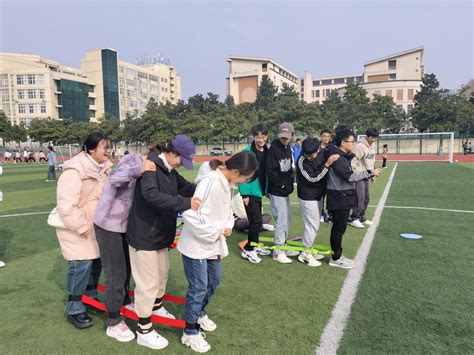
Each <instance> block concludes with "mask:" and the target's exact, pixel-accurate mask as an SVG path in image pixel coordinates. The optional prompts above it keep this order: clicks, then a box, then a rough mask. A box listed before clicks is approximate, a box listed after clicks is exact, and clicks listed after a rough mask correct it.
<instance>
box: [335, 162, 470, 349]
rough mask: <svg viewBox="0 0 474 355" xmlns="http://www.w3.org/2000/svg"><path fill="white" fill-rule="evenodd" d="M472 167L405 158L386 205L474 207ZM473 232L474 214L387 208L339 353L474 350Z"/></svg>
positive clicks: (463, 208) (399, 167)
mask: <svg viewBox="0 0 474 355" xmlns="http://www.w3.org/2000/svg"><path fill="white" fill-rule="evenodd" d="M472 167H474V164H470V165H467V164H466V165H457V164H442V163H407V164H399V166H398V169H397V172H396V175H395V179H394V181H393V185H392V188H391V191H390V195H389V197H388V200H387V202H386V205H387V206H390V205H392V206H418V207H430V208H444V209H457V210H470V211H474V171H473V170H472ZM404 232H405V233H407V232H408V233H417V234H421V235H422V236H423V239H422V240H415V241H414V240H406V239H403V238H400V236H399V235H400V233H404ZM473 237H474V214H467V213H454V212H445V211H427V210H402V209H388V208H387V209H385V211H384V212H383V216H382V220H381V224H380V225H379V228H378V230H377V234H376V237H375V241H374V244H373V246H372V250H371V253H370V255H369V258H368V263H367V269H366V272H365V274H364V277H363V279H362V282H361V285H360V288H359V292H358V296H357V299H356V302H355V303H354V305H353V308H352V313H351V317H350V320H349V323H348V327H347V328H346V332H345V334H344V338H343V342H342V346H341V347H340V349H339V353H341V354H354V353H356V354H382V353H384V354H387V353H390V354H395V353H397V354H422V353H423V354H472V353H474V337H473V334H474V268H473V266H474V239H473Z"/></svg>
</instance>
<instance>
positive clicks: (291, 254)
mask: <svg viewBox="0 0 474 355" xmlns="http://www.w3.org/2000/svg"><path fill="white" fill-rule="evenodd" d="M285 254H286V256H298V255H300V252H299V251H296V250H285Z"/></svg>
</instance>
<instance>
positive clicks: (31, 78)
mask: <svg viewBox="0 0 474 355" xmlns="http://www.w3.org/2000/svg"><path fill="white" fill-rule="evenodd" d="M27 77H28V84H29V85H33V84H34V83H35V82H36V81H35V75H34V74H28V75H27Z"/></svg>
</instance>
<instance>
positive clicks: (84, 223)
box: [56, 152, 112, 260]
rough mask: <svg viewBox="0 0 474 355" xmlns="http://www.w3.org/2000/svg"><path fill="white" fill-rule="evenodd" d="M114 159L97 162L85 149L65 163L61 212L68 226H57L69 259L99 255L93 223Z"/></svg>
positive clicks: (59, 199)
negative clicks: (102, 162) (64, 227)
mask: <svg viewBox="0 0 474 355" xmlns="http://www.w3.org/2000/svg"><path fill="white" fill-rule="evenodd" d="M111 166H112V163H111V162H109V161H107V162H106V163H104V164H100V165H99V164H97V163H96V162H95V161H94V160H93V159H92V158H91V157H90V156H89V155H88V154H87V153H85V152H81V153H79V154H78V155H76V156H75V157H73V158H72V159H71V160H68V161H67V162H65V163H64V165H63V173H62V174H61V177H60V178H59V181H58V190H57V205H58V213H59V216H60V217H61V219H62V221H63V222H64V224H65V225H66V227H67V228H68V229H59V228H58V229H56V235H57V237H58V240H59V244H60V246H61V252H62V254H63V257H64V259H66V260H90V259H96V258H98V257H99V247H98V245H97V241H96V239H95V232H94V228H93V224H92V219H93V217H94V213H95V208H96V205H97V201H98V199H99V196H100V194H101V192H102V189H103V187H104V184H105V181H106V179H107V174H108V173H109V171H110V168H111Z"/></svg>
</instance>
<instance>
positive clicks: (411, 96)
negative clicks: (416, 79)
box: [408, 89, 413, 101]
mask: <svg viewBox="0 0 474 355" xmlns="http://www.w3.org/2000/svg"><path fill="white" fill-rule="evenodd" d="M408 100H410V101H411V100H413V89H408Z"/></svg>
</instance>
